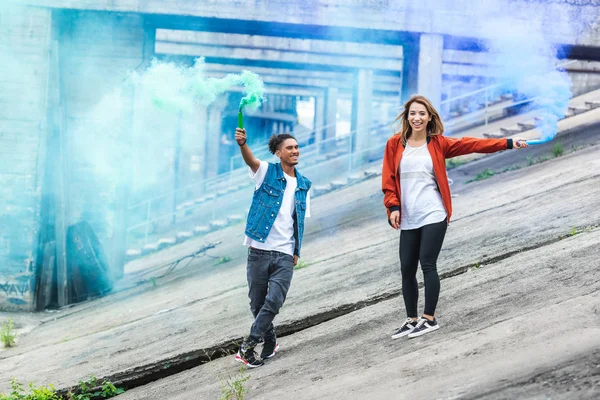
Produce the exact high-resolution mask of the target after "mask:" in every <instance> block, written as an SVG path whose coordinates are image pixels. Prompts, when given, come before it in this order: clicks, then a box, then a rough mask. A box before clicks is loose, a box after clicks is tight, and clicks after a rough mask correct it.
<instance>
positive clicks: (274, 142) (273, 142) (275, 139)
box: [269, 133, 297, 154]
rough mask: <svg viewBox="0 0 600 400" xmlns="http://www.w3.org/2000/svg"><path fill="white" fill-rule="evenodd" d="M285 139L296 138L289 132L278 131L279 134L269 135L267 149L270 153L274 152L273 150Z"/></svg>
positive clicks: (277, 148)
mask: <svg viewBox="0 0 600 400" xmlns="http://www.w3.org/2000/svg"><path fill="white" fill-rule="evenodd" d="M287 139H294V140H296V138H295V137H293V136H292V135H290V134H289V133H280V134H279V135H273V136H271V138H270V139H269V151H270V152H271V153H272V154H275V152H276V151H277V150H279V148H280V147H281V144H282V143H283V142H285V141H286V140H287ZM296 141H297V140H296Z"/></svg>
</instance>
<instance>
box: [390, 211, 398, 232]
mask: <svg viewBox="0 0 600 400" xmlns="http://www.w3.org/2000/svg"><path fill="white" fill-rule="evenodd" d="M390 223H391V224H392V228H394V229H398V228H400V211H392V212H391V213H390Z"/></svg>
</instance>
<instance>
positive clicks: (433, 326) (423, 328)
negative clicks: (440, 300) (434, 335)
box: [408, 318, 440, 338]
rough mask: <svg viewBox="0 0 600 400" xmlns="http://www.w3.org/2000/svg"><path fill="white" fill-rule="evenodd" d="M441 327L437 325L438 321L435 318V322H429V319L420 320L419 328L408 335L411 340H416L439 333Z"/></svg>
mask: <svg viewBox="0 0 600 400" xmlns="http://www.w3.org/2000/svg"><path fill="white" fill-rule="evenodd" d="M439 328H440V326H439V325H438V323H437V320H436V319H435V318H434V319H433V321H430V320H428V319H427V318H420V319H419V322H418V323H417V326H416V327H415V329H413V331H412V332H411V333H409V334H408V337H409V338H416V337H419V336H421V335H424V334H426V333H429V332H433V331H437V330H438V329H439Z"/></svg>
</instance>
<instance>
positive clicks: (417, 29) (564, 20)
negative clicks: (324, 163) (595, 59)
mask: <svg viewBox="0 0 600 400" xmlns="http://www.w3.org/2000/svg"><path fill="white" fill-rule="evenodd" d="M24 2H25V3H26V4H32V5H36V6H41V7H52V8H67V9H79V10H97V11H112V12H130V13H144V14H155V15H157V16H160V18H156V22H157V23H162V24H164V25H163V26H168V25H169V23H171V25H172V24H173V23H174V21H171V20H172V19H175V20H177V19H179V21H175V22H178V23H180V24H187V25H188V26H189V25H190V24H195V25H197V27H198V30H215V29H216V30H220V31H227V30H229V31H232V30H236V29H237V30H238V32H239V33H252V32H261V30H262V32H269V31H271V32H273V33H274V35H276V36H288V37H294V36H293V35H296V36H295V37H302V36H305V37H306V36H307V32H308V34H309V35H311V37H313V38H316V37H320V38H324V39H325V38H326V39H332V38H337V39H336V40H347V38H348V37H350V38H353V39H354V38H356V39H358V40H357V41H370V42H378V43H394V41H395V43H397V42H398V40H399V39H400V38H402V35H399V34H403V33H414V34H420V33H434V34H441V35H445V36H459V37H465V38H479V39H488V38H489V37H490V35H492V34H493V33H489V32H487V29H486V23H487V19H486V18H485V16H487V15H497V14H501V15H511V17H512V18H513V19H514V20H515V21H518V22H519V23H523V24H530V23H531V15H537V16H541V17H542V20H543V21H544V23H543V25H542V26H541V27H540V28H541V29H540V30H541V31H542V32H543V33H544V36H545V37H547V39H548V40H549V41H551V42H553V43H557V44H565V45H583V46H594V47H598V43H600V40H599V38H598V36H599V35H600V33H599V32H598V30H592V31H591V32H590V30H588V32H586V34H584V35H580V34H578V32H577V29H573V27H572V23H571V20H570V18H572V16H573V15H587V16H597V15H598V8H597V7H596V6H595V5H594V4H593V2H554V1H553V2H532V1H528V0H521V1H515V0H497V1H494V2H493V3H491V4H489V5H487V6H486V8H485V9H479V10H482V12H480V14H481V18H478V15H477V10H478V9H477V8H475V9H474V7H473V2H472V0H438V1H436V2H435V6H428V7H425V8H419V7H414V6H413V4H412V3H411V2H404V1H386V2H382V1H364V0H330V1H322V2H316V1H315V2H310V3H307V2H292V3H291V2H289V1H287V0H271V1H268V2H267V1H265V0H248V1H246V2H244V4H243V6H240V4H239V3H235V2H231V1H230V0H213V1H210V2H202V5H201V6H200V5H199V3H198V2H195V1H181V0H145V1H132V0H111V1H107V0H87V1H85V2H82V1H80V0H25V1H24ZM578 3H581V4H578ZM461 10H470V12H461ZM484 10H485V12H486V13H485V14H483V11H484ZM169 17H171V18H169ZM223 20H230V22H229V23H224V22H225V21H223ZM231 20H233V21H231ZM206 25H208V26H209V27H210V28H212V29H203V28H205V26H206ZM344 37H345V38H346V39H343V38H344Z"/></svg>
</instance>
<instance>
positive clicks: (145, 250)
mask: <svg viewBox="0 0 600 400" xmlns="http://www.w3.org/2000/svg"><path fill="white" fill-rule="evenodd" d="M157 250H158V243H147V244H145V245H144V247H142V254H150V253H154V252H155V251H157Z"/></svg>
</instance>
